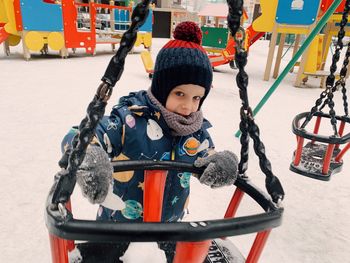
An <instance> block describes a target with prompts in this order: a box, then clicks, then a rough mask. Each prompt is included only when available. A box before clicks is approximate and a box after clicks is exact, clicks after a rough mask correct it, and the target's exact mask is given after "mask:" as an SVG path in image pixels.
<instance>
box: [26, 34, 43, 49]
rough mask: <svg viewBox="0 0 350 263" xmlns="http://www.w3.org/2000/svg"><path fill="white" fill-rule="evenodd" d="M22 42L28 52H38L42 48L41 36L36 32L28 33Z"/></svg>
mask: <svg viewBox="0 0 350 263" xmlns="http://www.w3.org/2000/svg"><path fill="white" fill-rule="evenodd" d="M24 42H25V44H26V46H27V47H28V49H30V50H34V51H40V50H41V49H42V48H43V47H44V38H43V35H42V34H40V33H39V32H37V31H30V32H29V33H28V34H26V36H25V37H24Z"/></svg>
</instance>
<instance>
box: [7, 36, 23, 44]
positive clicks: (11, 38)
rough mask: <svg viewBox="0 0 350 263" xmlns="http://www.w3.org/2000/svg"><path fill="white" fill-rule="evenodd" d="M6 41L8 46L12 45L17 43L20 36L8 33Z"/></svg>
mask: <svg viewBox="0 0 350 263" xmlns="http://www.w3.org/2000/svg"><path fill="white" fill-rule="evenodd" d="M7 41H8V42H9V45H10V46H12V47H14V46H17V45H18V44H19V42H20V41H21V37H20V36H15V35H9V37H8V38H7Z"/></svg>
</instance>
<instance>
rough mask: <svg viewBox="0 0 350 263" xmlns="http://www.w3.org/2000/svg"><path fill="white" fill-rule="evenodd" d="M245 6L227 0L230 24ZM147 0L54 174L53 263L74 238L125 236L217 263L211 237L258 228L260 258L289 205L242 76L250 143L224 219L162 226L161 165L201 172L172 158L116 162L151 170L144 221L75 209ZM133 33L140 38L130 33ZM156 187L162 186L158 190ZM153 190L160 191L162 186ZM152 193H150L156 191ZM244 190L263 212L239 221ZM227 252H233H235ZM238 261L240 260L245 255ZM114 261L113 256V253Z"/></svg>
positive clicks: (49, 208)
mask: <svg viewBox="0 0 350 263" xmlns="http://www.w3.org/2000/svg"><path fill="white" fill-rule="evenodd" d="M239 3H240V6H237V3H235V2H234V1H230V2H229V4H230V5H231V6H230V12H231V13H230V14H229V15H230V16H231V19H230V21H239V17H240V12H239V10H241V8H242V5H243V1H240V2H239ZM148 5H149V0H145V1H143V2H142V3H140V4H138V5H137V7H136V11H135V12H134V14H133V16H132V24H131V26H130V28H129V29H128V31H127V32H126V33H125V34H124V35H123V37H122V40H121V42H122V45H120V47H119V49H118V51H117V54H116V55H115V56H114V57H113V58H112V59H111V61H110V64H109V65H108V68H107V70H106V73H105V75H104V76H103V78H102V81H103V82H102V84H101V85H100V86H99V88H98V90H97V94H96V95H95V97H94V99H93V101H92V102H91V103H90V105H89V108H88V115H87V117H86V118H85V119H84V120H82V122H81V125H80V126H79V130H80V134H79V136H78V137H75V139H74V142H73V150H72V152H71V153H70V156H69V158H68V159H64V160H66V161H64V162H62V163H61V164H62V168H64V169H63V170H62V171H61V172H59V173H58V174H57V175H56V176H55V182H54V185H53V186H52V189H51V191H50V193H49V196H48V198H47V203H46V214H45V218H46V224H47V227H48V229H49V232H50V241H51V247H52V257H53V262H54V263H56V262H67V261H68V256H67V252H68V251H69V250H71V249H72V248H74V246H75V244H74V240H88V241H91V242H92V243H85V244H87V245H89V244H93V243H94V242H97V243H98V244H101V242H106V243H109V244H111V243H113V242H115V243H118V242H121V241H138V242H153V241H159V240H162V241H179V242H178V243H177V246H176V254H175V259H174V262H176V263H180V262H181V263H182V262H188V263H191V262H192V263H193V262H198V263H199V262H203V261H205V260H207V261H205V262H212V261H211V260H210V258H209V259H208V257H207V253H208V249H209V247H210V245H211V243H212V242H211V240H212V239H213V238H218V237H220V238H221V237H225V236H233V235H242V234H246V233H255V232H257V234H256V238H255V241H254V243H253V245H252V249H251V250H250V252H249V254H248V257H247V259H246V260H245V261H246V262H249V263H254V262H257V261H258V259H259V256H260V254H261V252H262V250H263V247H264V244H265V242H266V240H267V238H268V235H269V233H270V231H271V229H272V228H274V227H277V226H279V225H280V224H281V218H282V214H283V208H282V207H281V206H280V202H281V200H282V199H283V197H284V192H283V189H282V186H281V185H280V183H279V180H278V178H277V177H276V176H274V175H273V174H272V171H271V165H270V162H269V161H268V160H267V158H266V156H265V153H264V146H263V144H262V142H261V141H260V139H259V130H258V127H257V126H256V124H255V123H254V121H253V119H252V118H246V117H249V116H248V115H249V113H250V112H251V111H250V110H249V109H250V108H249V104H248V103H247V94H246V88H247V87H246V83H241V82H240V81H238V86H239V88H240V89H241V94H242V103H243V106H242V109H241V116H242V120H241V127H242V131H243V134H244V140H243V141H242V150H241V154H242V158H241V162H240V164H239V172H240V176H239V178H238V180H237V181H236V182H235V185H236V186H237V189H236V190H235V193H234V195H233V197H232V199H231V202H230V205H229V207H228V209H227V212H226V214H225V218H226V219H224V220H210V221H200V222H174V223H157V222H159V219H160V215H161V206H162V194H163V190H162V185H163V183H162V182H164V178H165V176H166V173H163V172H162V171H160V170H177V171H188V172H190V173H194V174H201V172H202V171H201V170H200V169H198V168H194V167H193V166H192V165H190V164H184V163H177V162H168V161H118V162H116V163H114V170H115V171H128V170H136V169H141V170H151V171H152V172H146V174H145V187H144V188H145V190H144V191H145V192H144V204H145V205H144V209H145V210H144V221H145V222H144V223H118V222H102V221H98V222H97V221H88V220H76V219H74V217H73V214H72V212H71V210H70V203H69V199H70V196H71V194H72V192H73V189H74V186H75V182H76V171H77V169H78V167H79V165H80V164H81V162H82V161H83V158H84V152H85V150H86V147H87V146H88V144H89V143H90V142H91V140H92V138H93V134H94V129H95V128H96V126H97V123H98V122H99V120H100V119H101V116H103V114H104V110H105V107H106V102H107V101H108V99H109V98H110V96H111V94H112V88H113V87H114V85H115V84H116V82H117V81H118V80H119V78H120V76H121V73H122V71H123V66H124V62H125V57H126V55H127V54H128V52H129V51H130V50H131V49H132V45H133V42H134V41H135V39H136V34H135V33H136V32H135V31H136V30H137V29H138V27H139V25H140V24H142V23H143V22H144V20H145V16H146V15H147V9H148ZM237 18H238V19H237ZM237 23H238V22H237ZM238 26H239V25H237V24H236V25H232V24H231V25H229V27H230V30H231V33H232V35H235V33H236V32H235V31H234V30H237V29H238ZM130 36H134V37H133V38H130ZM238 50H239V51H240V52H239V53H238V54H237V56H238V55H240V58H239V59H238V61H239V63H238V67H239V69H240V71H239V73H238V74H244V65H245V63H246V61H245V59H246V56H245V54H244V52H245V51H244V50H243V47H242V46H239V48H238ZM246 114H248V115H246ZM248 133H249V135H250V136H251V137H252V138H253V139H254V146H255V147H254V148H255V150H256V153H257V155H258V156H259V159H260V165H261V168H262V171H263V172H264V173H265V175H266V181H265V183H266V188H267V191H268V193H269V195H267V194H266V193H264V192H263V191H261V190H259V189H258V188H256V187H255V186H253V185H252V184H251V183H250V181H249V179H248V177H247V176H246V175H245V173H246V170H247V167H248V166H247V162H248V141H249V139H248ZM154 185H156V187H155V188H152V186H154ZM150 189H151V190H150ZM154 189H157V191H155V190H154ZM148 191H151V192H152V193H151V194H150V192H148ZM244 193H247V194H248V195H249V196H250V197H252V198H253V199H254V200H255V201H256V202H257V203H258V204H259V205H260V206H261V207H262V209H263V210H264V213H260V214H256V215H250V216H244V217H238V218H233V217H234V215H235V213H236V211H237V208H238V204H239V203H240V201H241V199H242V197H243V194H244ZM154 207H159V209H154ZM216 248H217V247H216ZM216 248H215V247H214V248H213V249H215V250H216ZM212 251H213V250H212ZM226 252H228V253H229V252H230V251H226ZM209 254H210V253H209ZM216 255H217V257H218V259H220V256H222V258H221V259H222V260H229V259H228V258H225V255H220V254H219V255H218V254H216ZM209 257H210V255H209ZM235 258H237V257H235ZM231 259H232V258H231ZM240 259H242V258H241V257H240ZM110 260H114V259H113V258H112V259H111V258H110ZM243 260H244V259H243ZM228 262H229V261H228Z"/></svg>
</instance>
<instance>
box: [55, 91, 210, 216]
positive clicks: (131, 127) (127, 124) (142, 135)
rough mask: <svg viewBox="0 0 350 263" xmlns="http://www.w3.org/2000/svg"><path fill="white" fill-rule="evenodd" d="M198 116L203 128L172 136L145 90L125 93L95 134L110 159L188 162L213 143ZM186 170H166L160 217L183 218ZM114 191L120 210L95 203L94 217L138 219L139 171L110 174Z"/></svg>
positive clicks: (141, 177) (67, 141) (187, 189)
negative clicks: (121, 201) (190, 132)
mask: <svg viewBox="0 0 350 263" xmlns="http://www.w3.org/2000/svg"><path fill="white" fill-rule="evenodd" d="M210 127H211V125H210V123H209V122H208V121H207V120H205V119H204V120H203V124H202V128H201V129H199V130H198V131H196V132H194V133H192V134H190V135H188V136H175V137H174V136H172V135H171V134H170V129H169V127H168V126H167V124H166V122H165V120H164V119H163V117H162V115H161V113H160V111H159V109H158V107H157V106H155V105H154V104H152V102H151V101H150V99H149V97H148V96H147V93H146V91H139V92H137V93H134V92H133V93H130V94H129V95H128V96H125V97H122V98H120V101H119V104H118V105H116V106H114V107H113V110H112V112H111V115H110V116H105V117H103V119H102V120H101V121H100V123H99V125H98V127H97V129H96V136H97V140H98V143H99V144H100V145H101V146H102V147H103V148H104V149H105V150H106V152H107V153H108V154H109V156H110V158H111V160H113V161H116V160H176V161H181V162H188V163H193V162H194V161H195V160H196V159H197V158H198V157H204V156H206V155H207V152H208V150H209V149H210V148H213V143H212V140H211V138H210V135H209V133H208V132H207V129H208V128H210ZM76 132H77V130H76V129H75V130H74V129H73V130H71V132H70V133H68V134H67V135H66V137H65V138H64V140H63V142H62V146H63V147H64V146H65V145H68V144H70V142H71V140H72V139H73V137H74V135H75V133H76ZM190 177H191V173H188V172H176V171H169V172H168V175H167V179H166V184H165V190H164V198H163V212H162V221H165V222H172V221H177V220H179V219H181V218H182V216H183V214H184V207H185V204H186V201H187V199H188V196H189V193H190V185H189V181H190ZM113 178H114V180H113V193H114V194H116V195H118V196H119V197H120V198H122V200H123V201H124V203H125V208H124V209H123V210H121V211H120V210H116V211H113V210H110V209H108V208H106V207H103V206H100V208H99V210H98V213H97V220H115V221H119V222H121V221H135V222H136V221H142V217H143V186H144V185H143V183H144V175H143V171H126V172H117V173H114V174H113Z"/></svg>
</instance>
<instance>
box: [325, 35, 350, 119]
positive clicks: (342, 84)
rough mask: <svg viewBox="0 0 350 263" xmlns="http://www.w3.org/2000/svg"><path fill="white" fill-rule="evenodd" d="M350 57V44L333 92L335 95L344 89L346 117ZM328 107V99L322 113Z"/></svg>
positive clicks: (347, 111) (346, 114) (345, 112)
mask: <svg viewBox="0 0 350 263" xmlns="http://www.w3.org/2000/svg"><path fill="white" fill-rule="evenodd" d="M349 57H350V42H349V43H348V48H347V50H346V54H345V58H344V61H343V66H342V68H341V70H340V74H339V80H337V81H336V83H335V84H334V86H333V88H332V92H333V93H334V92H335V91H337V90H338V89H339V88H340V87H342V93H343V106H344V114H345V116H348V115H349V110H348V99H347V95H346V87H345V83H346V74H347V71H348V64H349ZM326 105H328V99H326V100H325V101H324V102H323V104H322V106H321V107H320V109H319V110H320V111H322V109H323V108H324V107H325V106H326Z"/></svg>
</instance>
